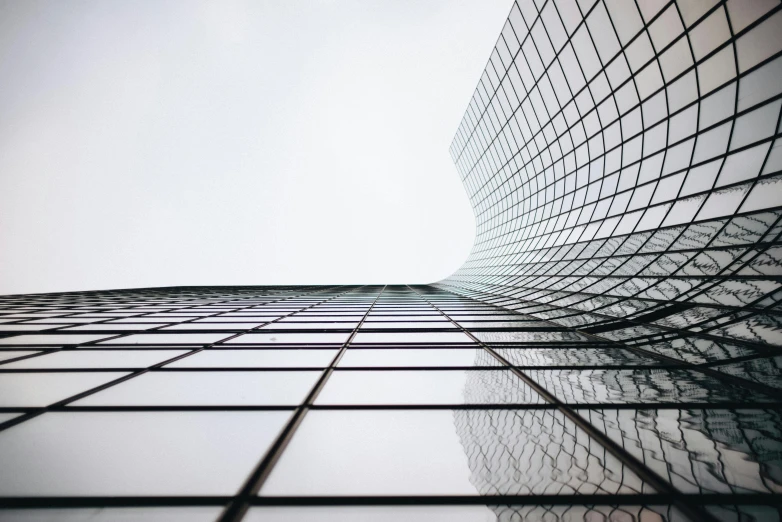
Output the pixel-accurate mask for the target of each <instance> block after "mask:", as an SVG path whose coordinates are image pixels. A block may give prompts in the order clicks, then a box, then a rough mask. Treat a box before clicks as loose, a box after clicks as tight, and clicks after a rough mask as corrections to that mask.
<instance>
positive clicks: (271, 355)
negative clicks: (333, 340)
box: [167, 348, 338, 368]
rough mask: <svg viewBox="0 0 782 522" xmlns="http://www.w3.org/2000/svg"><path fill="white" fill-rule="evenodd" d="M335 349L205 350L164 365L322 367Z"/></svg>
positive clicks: (188, 366) (330, 358)
mask: <svg viewBox="0 0 782 522" xmlns="http://www.w3.org/2000/svg"><path fill="white" fill-rule="evenodd" d="M337 351H338V350H337V349H331V348H328V349H327V348H322V349H320V350H262V349H261V350H226V349H207V350H204V351H202V352H198V353H197V354H195V355H191V356H189V357H185V358H184V359H180V360H178V361H176V362H174V363H171V364H169V365H167V367H168V368H210V367H222V368H325V367H327V366H328V365H329V364H331V361H332V360H333V359H334V356H335V355H337Z"/></svg>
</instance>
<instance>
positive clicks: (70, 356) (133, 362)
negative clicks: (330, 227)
mask: <svg viewBox="0 0 782 522" xmlns="http://www.w3.org/2000/svg"><path fill="white" fill-rule="evenodd" d="M183 353H187V351H186V350H143V351H142V350H111V351H98V350H78V351H65V352H54V353H50V354H46V355H41V356H39V357H31V358H29V359H24V360H22V361H17V362H13V363H9V364H7V365H5V366H3V367H4V368H8V369H22V368H36V369H46V368H105V369H110V368H147V367H149V366H153V365H155V364H157V363H159V362H163V361H166V360H168V359H172V358H174V357H176V356H178V355H182V354H183Z"/></svg>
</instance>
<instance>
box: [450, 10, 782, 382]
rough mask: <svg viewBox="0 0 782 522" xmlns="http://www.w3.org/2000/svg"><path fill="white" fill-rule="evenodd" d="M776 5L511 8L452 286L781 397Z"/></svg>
mask: <svg viewBox="0 0 782 522" xmlns="http://www.w3.org/2000/svg"><path fill="white" fill-rule="evenodd" d="M780 29H782V13H781V12H779V4H778V3H777V2H743V1H730V2H717V1H710V2H638V3H637V5H636V3H635V2H632V1H630V2H627V1H625V0H604V1H598V2H594V1H586V2H576V1H575V0H568V1H565V0H562V1H549V2H532V1H528V2H518V3H517V4H514V6H513V8H512V10H511V13H510V16H509V17H508V20H507V22H506V24H505V26H504V28H503V30H502V34H501V35H500V37H499V39H498V41H497V44H496V45H495V48H494V50H493V52H492V54H491V58H490V60H489V63H488V64H487V66H486V69H485V71H484V73H483V75H482V76H481V80H480V82H479V84H478V87H477V88H476V90H475V93H474V95H473V97H472V100H471V101H470V104H469V107H468V109H467V112H466V113H465V115H464V118H463V120H462V123H461V125H460V126H459V130H458V132H457V134H456V137H455V138H454V140H453V144H452V146H451V155H452V157H453V159H454V162H455V163H456V167H457V169H458V171H459V173H460V175H461V178H462V181H463V183H464V186H465V188H466V190H467V193H468V195H469V197H470V201H471V202H472V205H473V208H474V211H475V216H476V225H477V236H476V239H475V244H474V247H473V250H472V253H471V254H470V257H469V259H468V260H467V261H466V262H465V263H464V265H463V266H462V267H461V269H459V271H458V272H456V273H455V274H454V275H452V276H451V277H449V278H448V279H446V280H445V281H443V282H442V283H441V286H442V287H443V288H447V289H450V290H453V291H456V292H459V293H461V294H463V295H468V296H471V297H474V298H476V299H480V300H483V301H486V302H490V303H493V304H498V305H501V306H503V307H507V308H511V309H514V310H518V311H520V312H523V313H525V314H529V315H531V316H533V317H536V318H539V319H541V320H547V321H551V322H553V323H556V324H558V325H562V326H566V327H569V328H574V329H579V330H580V331H583V332H587V333H590V334H594V335H597V336H599V337H600V338H602V339H605V340H608V341H614V342H619V343H622V344H623V345H625V346H632V347H634V348H637V349H640V350H643V351H645V352H650V353H655V354H659V355H663V356H665V357H667V358H670V359H671V360H672V361H676V362H683V363H687V364H692V365H698V366H705V367H708V368H711V369H714V370H715V371H719V372H724V373H726V374H728V375H730V376H734V377H739V378H743V379H748V380H751V381H754V382H757V383H762V384H764V385H767V386H771V387H776V388H780V387H782V380H781V379H780V366H782V359H780V357H779V352H778V350H777V349H776V347H777V346H779V345H780V344H782V334H780V326H782V323H780V316H779V311H780V309H779V304H778V299H780V298H781V297H782V293H780V286H781V285H782V280H780V278H779V276H780V275H782V245H781V244H780V232H782V225H781V224H780V216H781V215H782V210H780V208H779V207H780V206H782V174H781V173H780V171H782V141H781V140H780V131H782V123H780V108H782V99H780V94H782V57H780V56H779V53H780V50H781V49H782V41H780V36H779V33H780Z"/></svg>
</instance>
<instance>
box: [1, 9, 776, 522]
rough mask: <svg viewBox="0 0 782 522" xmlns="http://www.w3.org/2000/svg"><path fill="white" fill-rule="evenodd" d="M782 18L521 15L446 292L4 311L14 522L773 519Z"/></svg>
mask: <svg viewBox="0 0 782 522" xmlns="http://www.w3.org/2000/svg"><path fill="white" fill-rule="evenodd" d="M781 109H782V7H780V4H779V2H777V1H760V0H757V1H756V0H753V1H751V2H750V1H744V0H735V1H734V0H730V1H718V0H717V1H714V0H712V1H700V2H694V1H692V2H690V1H685V0H681V1H678V2H677V1H668V2H666V1H664V0H663V1H657V2H650V1H641V0H638V1H635V0H629V1H628V0H584V1H579V2H576V0H540V1H534V0H524V1H518V2H515V3H514V4H513V7H512V9H511V13H510V16H509V18H508V20H507V22H506V24H505V26H504V29H503V31H502V34H501V35H500V38H499V40H498V41H497V44H496V46H495V48H494V51H493V53H492V55H491V59H490V60H489V63H488V65H487V67H486V70H485V72H484V74H483V76H482V78H481V80H480V82H479V85H478V88H477V89H476V91H475V94H474V96H473V98H472V101H471V102H470V105H469V107H468V110H467V112H466V114H465V116H464V119H463V121H462V124H461V125H460V127H459V130H458V132H457V135H456V137H455V139H454V142H453V144H452V147H451V154H452V156H453V158H454V161H455V163H456V166H457V169H458V170H459V172H460V175H461V177H462V180H463V182H464V185H465V187H466V189H467V192H468V195H469V197H470V199H471V202H472V204H473V206H474V209H475V214H476V219H477V231H478V233H477V236H476V241H475V246H474V248H473V251H472V253H471V255H470V257H469V258H468V260H467V261H466V262H465V264H464V266H463V267H462V268H461V269H460V270H459V271H457V272H456V273H455V274H454V275H453V276H451V277H450V278H448V279H446V280H444V281H442V282H440V283H438V284H435V285H410V286H404V285H401V286H309V287H257V286H248V287H175V288H150V289H136V290H115V291H101V292H79V293H58V294H39V295H17V296H2V297H0V506H1V507H0V519H1V520H58V521H59V520H91V521H94V520H115V519H117V518H121V519H122V520H133V519H136V518H138V519H144V520H148V519H152V520H156V519H159V520H188V521H190V520H194V521H199V520H220V521H235V520H246V521H255V520H263V521H278V520H305V521H306V520H318V521H323V520H326V521H328V520H340V521H341V520H348V521H351V520H362V521H363V520H381V521H383V520H412V521H417V520H421V521H423V520H426V521H429V520H435V521H437V520H443V521H444V520H449V521H451V520H456V521H489V520H491V521H494V520H497V521H522V520H523V521H538V520H545V521H576V520H610V521H615V522H619V521H622V522H624V521H639V522H640V521H643V522H646V521H650V520H655V521H668V522H679V521H685V520H689V521H692V522H699V521H713V520H720V521H746V520H762V521H765V520H779V519H780V518H781V515H782V511H781V510H780V500H779V499H780V496H779V493H780V492H782V458H781V457H780V456H781V455H782V408H781V406H782V405H781V404H780V396H782V394H780V391H779V390H780V388H782V378H780V375H781V372H780V366H782V353H781V352H780V346H782V336H780V333H779V331H780V328H779V325H780V309H779V305H778V304H777V302H778V300H779V298H780V296H782V293H780V292H782V290H780V286H781V285H782V277H781V276H782V269H781V268H780V258H782V256H781V254H782V240H781V239H780V233H782V220H780V218H782V175H781V174H780V170H781V169H782V147H780V141H779V139H780V137H782V136H781V135H780V131H782V123H781V122H780V110H781Z"/></svg>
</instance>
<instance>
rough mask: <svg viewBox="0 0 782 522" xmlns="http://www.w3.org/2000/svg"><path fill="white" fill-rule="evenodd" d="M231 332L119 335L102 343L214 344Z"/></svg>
mask: <svg viewBox="0 0 782 522" xmlns="http://www.w3.org/2000/svg"><path fill="white" fill-rule="evenodd" d="M230 336H231V334H229V333H187V334H180V333H177V334H152V333H150V334H138V335H126V336H124V337H118V338H117V339H112V340H110V341H104V342H103V343H101V344H127V345H132V344H163V345H165V344H212V343H216V342H217V341H221V340H223V339H226V338H228V337H230Z"/></svg>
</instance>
